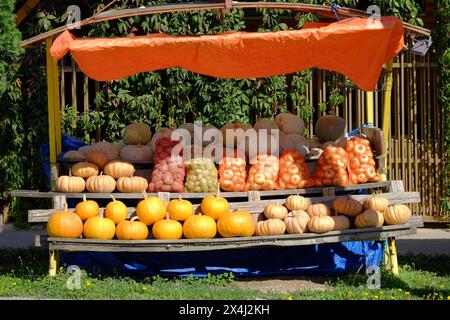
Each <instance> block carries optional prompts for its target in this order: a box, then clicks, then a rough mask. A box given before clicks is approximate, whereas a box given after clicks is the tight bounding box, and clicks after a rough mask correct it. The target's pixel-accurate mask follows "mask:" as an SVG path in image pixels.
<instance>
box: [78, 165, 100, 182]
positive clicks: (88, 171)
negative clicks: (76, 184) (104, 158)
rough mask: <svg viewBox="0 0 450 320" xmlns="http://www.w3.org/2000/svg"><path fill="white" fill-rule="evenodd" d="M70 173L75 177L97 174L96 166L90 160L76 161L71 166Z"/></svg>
mask: <svg viewBox="0 0 450 320" xmlns="http://www.w3.org/2000/svg"><path fill="white" fill-rule="evenodd" d="M72 174H73V175H74V176H76V177H82V178H85V179H86V178H89V177H92V176H97V175H98V167H97V165H96V164H94V163H90V162H78V163H75V164H74V165H73V166H72Z"/></svg>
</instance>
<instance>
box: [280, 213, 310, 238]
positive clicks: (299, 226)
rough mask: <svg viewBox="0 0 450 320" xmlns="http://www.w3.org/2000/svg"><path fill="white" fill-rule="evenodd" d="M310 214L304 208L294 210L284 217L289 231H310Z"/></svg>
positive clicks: (295, 232) (294, 232) (293, 232)
mask: <svg viewBox="0 0 450 320" xmlns="http://www.w3.org/2000/svg"><path fill="white" fill-rule="evenodd" d="M309 219H311V218H310V216H309V214H307V213H306V212H305V211H303V210H294V211H291V212H289V214H288V215H287V216H286V218H284V223H285V224H286V230H287V232H288V233H292V234H297V233H304V232H308V221H309Z"/></svg>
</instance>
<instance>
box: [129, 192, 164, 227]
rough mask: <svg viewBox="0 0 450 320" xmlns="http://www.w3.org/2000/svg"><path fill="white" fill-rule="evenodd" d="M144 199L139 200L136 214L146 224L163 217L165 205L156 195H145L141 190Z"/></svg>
mask: <svg viewBox="0 0 450 320" xmlns="http://www.w3.org/2000/svg"><path fill="white" fill-rule="evenodd" d="M142 194H143V195H144V200H141V201H140V202H139V203H138V205H137V207H136V215H137V216H138V217H139V220H141V221H142V222H143V223H145V224H146V225H152V224H154V223H155V222H156V221H158V220H161V219H164V217H165V215H166V212H167V210H166V205H165V203H164V201H162V200H161V199H160V198H158V197H147V193H146V192H145V191H143V192H142Z"/></svg>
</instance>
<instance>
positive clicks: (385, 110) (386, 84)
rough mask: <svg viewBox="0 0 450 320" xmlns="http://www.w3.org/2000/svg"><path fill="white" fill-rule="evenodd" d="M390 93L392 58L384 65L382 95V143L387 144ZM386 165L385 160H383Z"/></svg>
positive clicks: (389, 120)
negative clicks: (384, 75) (384, 73)
mask: <svg viewBox="0 0 450 320" xmlns="http://www.w3.org/2000/svg"><path fill="white" fill-rule="evenodd" d="M391 94H392V60H391V61H389V62H388V64H387V65H386V77H385V79H384V97H383V125H382V128H381V130H383V135H384V145H385V146H386V148H388V146H389V127H390V125H391ZM385 164H386V165H387V161H386V162H385Z"/></svg>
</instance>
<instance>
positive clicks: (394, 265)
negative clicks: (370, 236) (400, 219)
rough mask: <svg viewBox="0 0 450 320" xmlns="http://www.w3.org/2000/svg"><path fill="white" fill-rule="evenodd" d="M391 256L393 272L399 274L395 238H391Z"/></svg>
mask: <svg viewBox="0 0 450 320" xmlns="http://www.w3.org/2000/svg"><path fill="white" fill-rule="evenodd" d="M388 243H389V258H390V261H391V265H390V267H391V272H392V274H393V275H394V276H398V273H399V272H398V259H397V248H396V247H395V239H394V238H389V239H388Z"/></svg>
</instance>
